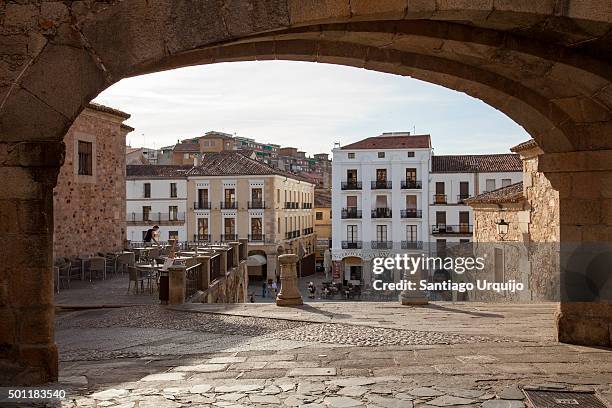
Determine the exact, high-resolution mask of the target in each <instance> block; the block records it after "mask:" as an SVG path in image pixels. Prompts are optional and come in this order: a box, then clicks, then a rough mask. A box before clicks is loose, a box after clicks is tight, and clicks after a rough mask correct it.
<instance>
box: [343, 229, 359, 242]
mask: <svg viewBox="0 0 612 408" xmlns="http://www.w3.org/2000/svg"><path fill="white" fill-rule="evenodd" d="M346 240H347V241H349V242H355V241H357V226H356V225H347V226H346Z"/></svg>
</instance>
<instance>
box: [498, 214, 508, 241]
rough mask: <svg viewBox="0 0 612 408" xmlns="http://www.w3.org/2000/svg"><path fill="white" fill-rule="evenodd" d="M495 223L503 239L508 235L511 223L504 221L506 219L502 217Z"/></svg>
mask: <svg viewBox="0 0 612 408" xmlns="http://www.w3.org/2000/svg"><path fill="white" fill-rule="evenodd" d="M495 225H496V227H497V235H499V236H500V238H501V240H502V241H503V240H504V238H505V237H506V235H508V229H509V227H510V224H509V223H508V222H506V221H504V219H503V218H502V219H501V220H499V221H497V222H496V223H495Z"/></svg>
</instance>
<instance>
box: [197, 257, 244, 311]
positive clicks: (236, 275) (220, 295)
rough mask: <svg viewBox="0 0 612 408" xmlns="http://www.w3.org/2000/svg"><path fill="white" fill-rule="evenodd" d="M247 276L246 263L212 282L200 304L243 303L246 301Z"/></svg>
mask: <svg viewBox="0 0 612 408" xmlns="http://www.w3.org/2000/svg"><path fill="white" fill-rule="evenodd" d="M248 287H249V274H248V271H247V266H246V261H241V262H240V264H239V265H238V266H237V267H236V268H233V270H232V271H231V272H230V273H229V274H228V275H226V276H225V277H223V278H221V279H217V280H215V281H213V282H212V283H211V284H210V286H209V288H208V290H206V291H205V292H204V295H203V296H202V297H201V302H202V303H244V302H246V301H247V296H248Z"/></svg>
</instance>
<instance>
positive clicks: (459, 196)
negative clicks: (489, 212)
mask: <svg viewBox="0 0 612 408" xmlns="http://www.w3.org/2000/svg"><path fill="white" fill-rule="evenodd" d="M468 198H470V195H469V194H457V204H463V201H464V200H467V199H468Z"/></svg>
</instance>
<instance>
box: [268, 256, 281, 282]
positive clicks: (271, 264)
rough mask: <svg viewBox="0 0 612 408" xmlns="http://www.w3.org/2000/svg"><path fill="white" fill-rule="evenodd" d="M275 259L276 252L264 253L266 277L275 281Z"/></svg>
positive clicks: (276, 258)
mask: <svg viewBox="0 0 612 408" xmlns="http://www.w3.org/2000/svg"><path fill="white" fill-rule="evenodd" d="M277 260H278V257H277V255H276V254H266V279H272V280H273V281H276V268H277Z"/></svg>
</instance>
